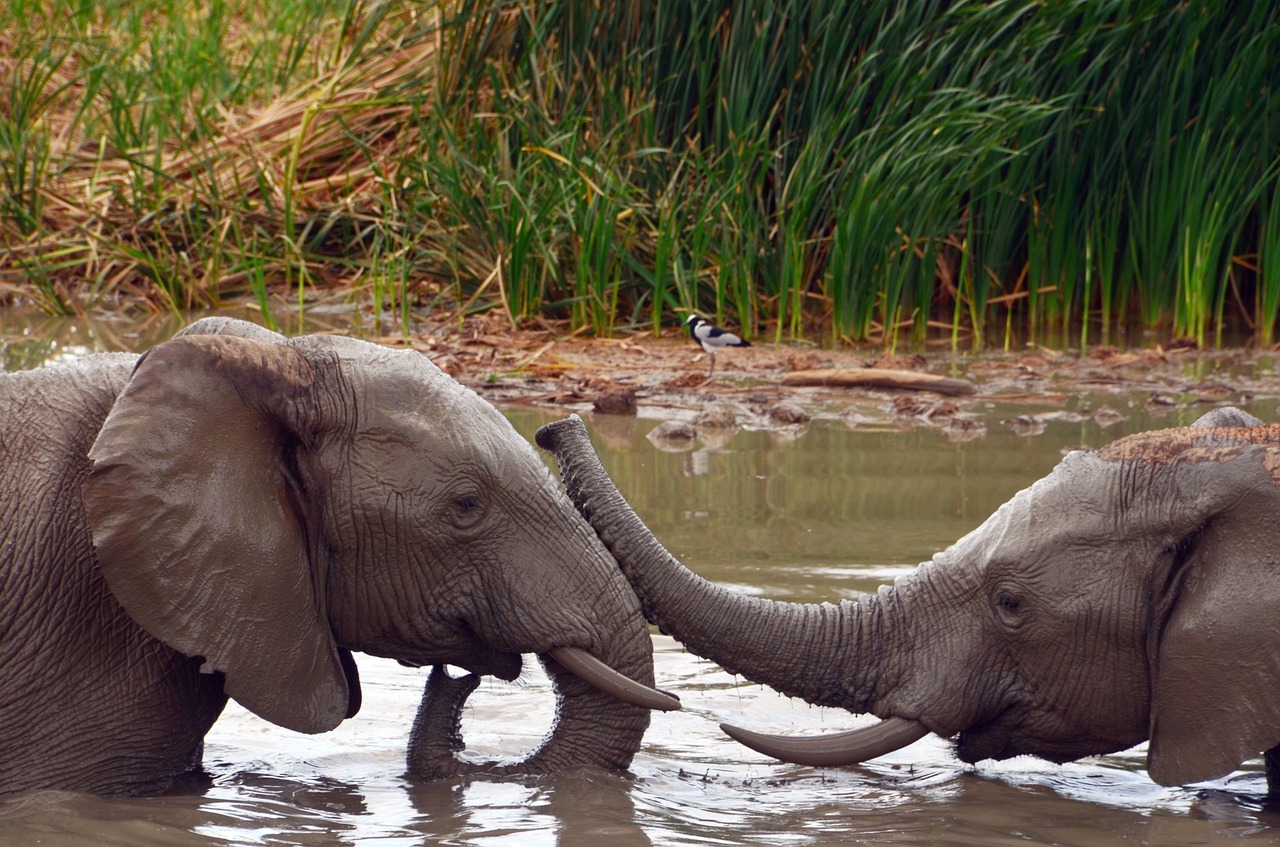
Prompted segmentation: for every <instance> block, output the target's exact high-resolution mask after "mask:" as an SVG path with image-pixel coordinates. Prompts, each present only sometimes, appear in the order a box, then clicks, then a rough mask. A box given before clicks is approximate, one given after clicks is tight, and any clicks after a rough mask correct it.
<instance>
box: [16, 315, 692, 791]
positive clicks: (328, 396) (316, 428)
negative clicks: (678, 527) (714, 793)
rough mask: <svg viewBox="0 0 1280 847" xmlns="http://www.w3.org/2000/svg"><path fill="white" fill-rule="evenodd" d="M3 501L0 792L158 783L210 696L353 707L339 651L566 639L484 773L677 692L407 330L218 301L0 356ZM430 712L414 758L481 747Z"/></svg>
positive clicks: (195, 763) (511, 645) (623, 602)
mask: <svg viewBox="0 0 1280 847" xmlns="http://www.w3.org/2000/svg"><path fill="white" fill-rule="evenodd" d="M0 527H2V528H3V537H0V585H3V586H4V591H3V593H0V793H13V792H17V791H22V790H25V789H34V788H55V789H68V790H79V791H88V792H97V793H151V792H156V791H161V790H164V789H166V788H167V787H169V786H170V785H171V784H172V783H173V782H174V781H175V780H177V779H180V778H181V777H182V776H183V775H184V774H187V773H188V772H191V771H192V770H193V769H198V768H199V767H200V758H201V748H202V739H203V737H204V734H205V732H206V731H207V730H208V729H209V727H210V726H211V725H212V724H213V722H214V721H215V720H216V719H217V717H218V715H219V713H220V712H221V710H222V707H223V705H224V704H225V702H226V698H227V697H228V696H230V697H232V698H234V699H236V700H237V701H238V702H240V703H241V704H242V705H244V706H245V707H246V708H248V709H249V710H251V711H253V712H255V713H256V714H258V715H260V716H261V717H263V718H266V719H267V720H270V721H272V722H274V723H277V724H279V725H281V726H284V727H288V728H290V729H294V730H297V731H300V732H307V733H318V732H323V731H326V730H329V729H332V728H333V727H335V726H337V725H338V723H340V722H341V721H342V720H344V719H345V718H347V717H349V716H351V715H353V714H354V713H355V711H356V710H357V709H358V708H359V702H360V683H359V680H358V678H357V673H356V665H355V663H354V661H353V660H352V657H351V651H362V652H365V653H369V654H372V655H375V656H384V657H390V658H394V659H398V660H400V661H401V662H403V663H405V664H409V665H413V666H428V665H443V664H451V665H455V666H459V667H462V668H465V669H467V670H468V671H469V672H470V673H471V674H475V675H482V674H492V675H494V676H497V677H500V678H502V679H507V680H510V679H514V678H515V677H516V676H517V675H518V674H519V672H520V668H521V664H522V658H521V656H522V655H523V654H538V655H539V656H540V657H542V659H543V661H544V662H546V663H548V666H554V668H555V669H556V670H560V669H561V667H562V666H561V664H560V663H559V662H557V661H556V660H555V659H554V658H553V657H554V656H556V655H561V656H568V657H570V658H569V660H568V661H570V662H576V663H578V666H579V667H581V668H582V669H583V670H582V673H583V676H582V677H579V676H577V675H574V674H572V673H569V672H567V671H566V672H558V673H555V674H553V681H554V682H555V685H556V687H557V695H558V696H557V703H558V707H557V715H558V720H557V723H556V724H555V726H554V728H553V730H552V732H551V733H549V735H548V736H547V738H546V740H545V741H544V742H543V744H542V746H540V747H539V748H538V749H537V750H535V751H533V752H531V753H530V754H529V756H528V757H527V758H526V759H524V760H521V761H518V762H513V763H506V764H504V765H502V766H501V768H500V769H501V771H502V772H516V773H526V772H544V771H553V770H557V769H561V768H565V767H572V766H577V765H582V764H586V765H599V766H603V767H608V768H625V767H626V766H627V765H628V764H629V762H630V760H631V757H632V756H633V754H634V753H635V750H636V749H637V748H638V747H639V744H640V740H641V737H642V735H643V733H644V730H645V728H646V727H647V725H648V719H649V718H648V708H649V707H651V706H653V705H654V704H658V705H662V704H663V703H668V704H674V701H673V700H672V699H671V698H669V697H666V696H664V695H662V694H660V693H658V692H656V691H652V690H651V689H646V688H645V686H651V685H652V682H653V665H652V655H651V650H652V647H651V644H650V640H649V636H648V629H647V626H646V624H645V621H644V619H643V617H642V616H641V614H640V611H639V605H638V603H637V601H636V598H635V596H634V594H633V593H632V592H631V590H630V588H629V586H628V584H627V583H626V581H625V579H623V578H622V576H621V575H620V574H619V573H618V570H617V566H616V564H615V563H614V562H613V560H612V558H611V557H610V556H609V554H608V552H607V551H606V550H605V549H604V547H603V545H602V544H601V543H600V541H599V539H598V538H597V537H596V535H595V534H594V532H592V530H591V528H590V527H589V526H588V525H587V524H586V522H585V521H584V520H583V519H582V518H581V517H580V516H579V515H578V513H577V512H576V510H575V509H574V508H573V506H572V504H571V503H570V501H569V500H568V498H567V497H566V496H565V494H564V492H563V491H562V490H561V489H560V486H559V484H558V483H557V482H556V480H555V478H554V477H553V475H552V474H551V472H550V471H549V469H548V468H547V467H546V465H545V463H544V462H543V461H542V459H541V458H540V457H539V456H538V454H537V453H536V452H535V451H534V450H533V449H532V447H531V446H530V445H529V444H528V443H527V442H526V441H525V440H524V439H523V438H521V437H520V436H519V435H518V434H517V433H516V432H515V430H513V429H512V428H511V426H510V425H509V424H508V423H507V421H506V420H505V418H503V417H502V415H501V414H499V413H498V412H497V411H496V410H495V409H494V408H493V407H492V406H490V405H489V404H488V403H486V402H484V401H483V400H482V399H480V398H479V397H478V396H477V395H475V394H474V393H472V392H471V391H469V390H467V389H465V388H463V387H462V386H461V385H459V384H458V383H457V382H455V381H454V380H452V379H450V378H449V377H448V376H447V375H445V374H444V373H442V372H441V371H440V370H439V369H438V368H436V367H435V366H434V365H432V364H431V363H430V362H429V361H427V360H426V359H425V358H424V357H422V356H421V355H419V354H417V353H414V352H410V351H393V350H390V349H387V348H383V347H380V346H377V345H373V344H368V343H365V342H361V341H356V340H353V339H349V338H340V337H333V336H307V337H300V338H295V339H287V338H285V337H283V336H280V335H277V334H276V333H273V332H269V331H267V330H264V329H261V328H260V327H257V326H255V325H253V324H248V323H244V322H241V321H233V320H228V319H224V318H210V319H206V320H203V321H199V322H197V323H196V324H193V325H192V326H191V327H189V328H188V329H187V330H185V331H184V332H182V333H180V334H179V335H178V336H177V337H175V338H174V339H173V340H171V341H169V342H167V343H165V344H162V345H159V346H157V347H155V348H153V349H152V350H150V351H148V352H147V353H146V354H145V355H143V356H142V357H137V356H130V355H121V354H107V355H98V356H90V357H86V358H84V359H81V360H79V361H77V362H74V363H71V364H67V365H58V366H54V367H48V368H42V369H39V370H35V371H27V372H22V373H14V374H7V375H4V376H0ZM620 680H621V681H620ZM628 686H630V687H628ZM437 687H439V686H437ZM602 689H604V690H602ZM637 690H638V691H639V692H640V693H639V694H636V691H637ZM466 693H468V692H467V691H462V690H461V689H460V688H457V687H455V689H454V690H453V691H452V692H451V693H450V696H449V699H450V703H449V704H448V709H453V708H455V707H459V708H460V705H459V704H460V703H461V701H462V700H465V697H466ZM620 696H621V697H623V698H626V699H628V702H623V701H622V700H619V699H618V697H620ZM424 699H428V697H427V695H426V694H424ZM636 702H640V703H642V704H643V705H634V703H636ZM663 707H664V708H669V707H671V705H666V706H663ZM423 711H424V718H423V720H424V722H425V724H426V725H427V728H424V727H423V726H419V727H417V728H415V738H416V739H417V740H418V742H419V750H418V752H419V755H418V756H417V758H416V759H415V762H416V763H417V767H418V768H420V772H421V773H422V774H423V775H425V776H437V775H442V774H443V775H448V774H455V773H464V772H467V771H468V770H485V769H487V768H488V766H487V765H485V764H483V763H468V764H464V763H462V762H461V761H458V760H456V759H455V757H453V755H452V753H453V748H454V747H455V746H456V744H457V738H456V737H452V736H451V737H449V738H445V739H443V743H437V741H436V740H433V739H432V738H430V737H425V736H424V733H429V732H431V731H440V732H450V731H452V729H453V728H449V727H446V728H445V729H443V730H432V729H430V728H429V727H430V726H434V725H439V724H442V723H443V722H442V721H439V720H436V719H433V717H432V709H430V708H426V709H424V710H423ZM408 717H409V716H406V719H407V718H408ZM431 751H435V753H436V754H437V755H439V756H442V757H444V760H441V761H436V760H433V759H432V758H431V756H432V753H431Z"/></svg>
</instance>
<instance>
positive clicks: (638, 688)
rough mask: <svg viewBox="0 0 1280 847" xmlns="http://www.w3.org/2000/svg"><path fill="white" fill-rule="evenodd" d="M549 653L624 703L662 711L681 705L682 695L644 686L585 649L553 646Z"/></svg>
mask: <svg viewBox="0 0 1280 847" xmlns="http://www.w3.org/2000/svg"><path fill="white" fill-rule="evenodd" d="M547 655H549V656H550V657H551V658H553V659H555V660H556V661H557V662H559V663H560V664H562V665H564V666H565V667H566V668H568V669H569V670H570V671H572V672H573V673H574V674H575V675H576V676H578V677H580V678H581V679H582V680H583V681H584V682H587V683H590V684H591V685H594V686H595V687H596V688H598V689H600V690H601V691H603V692H604V693H605V694H609V695H612V696H613V697H616V698H617V699H619V700H621V701H622V702H624V703H630V704H631V705H633V706H643V707H644V708H646V709H654V710H657V711H660V712H674V711H675V710H677V709H679V708H680V698H678V697H676V696H675V695H673V694H668V693H666V692H665V691H658V690H657V689H654V688H650V687H648V686H647V685H641V684H640V683H638V682H636V681H635V680H634V679H632V678H631V677H628V676H624V675H622V674H620V673H618V672H617V671H615V670H614V669H613V668H611V667H609V666H608V665H606V664H605V663H604V662H602V661H600V660H599V659H597V658H596V657H595V656H593V655H591V654H590V653H588V652H587V651H586V650H581V649H579V648H577V647H553V648H552V649H551V650H550V651H548V653H547Z"/></svg>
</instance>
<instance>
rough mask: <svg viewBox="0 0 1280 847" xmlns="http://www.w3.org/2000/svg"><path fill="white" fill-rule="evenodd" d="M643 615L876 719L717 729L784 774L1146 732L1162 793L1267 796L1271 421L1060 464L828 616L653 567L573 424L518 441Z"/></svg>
mask: <svg viewBox="0 0 1280 847" xmlns="http://www.w3.org/2000/svg"><path fill="white" fill-rule="evenodd" d="M535 440H536V441H537V442H538V444H539V446H541V447H543V448H545V449H548V450H550V451H552V452H553V453H554V455H555V458H556V460H557V462H558V463H559V465H560V471H561V475H562V477H563V478H564V480H565V484H566V487H567V489H568V491H569V493H570V496H571V497H572V498H573V499H574V500H575V502H576V503H577V504H578V506H579V509H580V510H581V511H582V513H583V515H584V516H585V517H586V518H587V519H588V520H589V521H590V523H591V524H592V526H594V527H595V529H596V531H597V532H598V533H599V535H600V537H601V539H602V540H603V541H604V542H605V545H606V546H607V547H608V548H609V550H610V552H611V553H612V554H613V555H614V557H615V558H616V559H617V560H618V563H619V565H620V567H621V568H622V569H623V570H624V572H625V573H626V575H627V578H628V579H629V580H630V582H631V584H632V587H633V588H634V589H635V591H636V593H637V595H638V596H639V597H640V600H641V604H642V607H643V608H644V611H645V615H646V618H647V619H648V620H649V621H650V622H651V623H655V624H657V625H658V626H659V627H660V628H661V629H662V630H663V631H665V632H667V633H669V634H670V635H672V636H673V637H675V638H676V639H677V640H679V641H680V642H682V643H683V644H684V645H685V647H686V648H687V649H689V650H690V651H691V652H693V653H695V654H697V655H699V656H702V657H704V658H708V659H710V660H712V661H715V662H717V663H719V664H720V665H722V666H723V667H724V668H725V670H727V671H728V672H730V673H733V674H737V675H741V676H743V677H745V678H746V679H748V680H751V681H753V682H757V683H761V684H764V685H767V686H770V687H772V688H774V689H776V690H778V691H779V692H782V693H783V694H785V695H788V696H793V697H799V698H802V699H804V700H805V701H807V702H809V703H812V704H816V705H821V706H832V707H839V708H843V709H846V710H848V711H851V712H854V713H859V714H866V713H870V714H872V715H875V716H877V717H879V718H881V719H882V721H881V722H880V723H878V724H875V725H874V726H871V727H866V728H862V729H857V730H853V731H850V732H845V733H837V734H834V735H831V736H817V737H812V736H811V737H787V736H777V735H768V734H764V733H757V732H754V731H748V730H745V729H743V728H740V727H733V726H730V725H728V724H724V725H722V728H723V729H724V730H725V731H726V732H728V733H729V734H730V735H731V736H733V737H734V738H736V739H737V740H739V741H741V742H743V743H746V744H747V745H748V746H751V747H753V748H754V749H756V750H758V751H759V752H763V753H766V754H768V755H770V756H773V757H775V758H778V759H782V760H785V761H789V762H794V763H798V764H804V765H815V766H838V765H845V764H854V763H857V762H860V761H864V760H866V759H869V758H874V757H876V756H879V755H883V754H885V753H887V752H889V751H892V750H896V749H899V748H901V747H904V746H906V745H907V744H910V743H911V742H913V741H915V740H917V739H919V738H921V737H923V736H924V735H926V734H928V733H931V732H932V733H935V734H937V735H938V736H941V737H943V738H946V739H954V742H955V750H956V754H957V755H958V757H959V758H960V759H961V760H962V761H964V762H966V763H978V762H981V761H983V760H988V759H991V760H999V759H1005V758H1009V757H1013V756H1017V755H1021V754H1031V755H1034V756H1038V757H1041V758H1043V759H1047V760H1049V761H1051V762H1057V763H1062V762H1067V761H1072V760H1075V759H1078V758H1081V757H1084V756H1090V755H1100V754H1105V753H1110V752H1115V751H1118V750H1122V749H1126V748H1129V747H1132V746H1134V745H1136V744H1138V743H1140V742H1142V741H1149V745H1148V749H1147V762H1146V765H1147V771H1148V773H1149V775H1150V776H1151V778H1152V779H1153V780H1154V781H1155V782H1157V783H1160V784H1162V785H1185V784H1188V783H1193V782H1200V781H1203V780H1209V779H1214V778H1217V777H1220V776H1223V775H1225V774H1227V773H1229V772H1231V771H1232V770H1233V769H1235V768H1237V767H1238V766H1239V765H1240V764H1241V763H1242V762H1244V761H1246V760H1248V759H1251V758H1254V757H1256V756H1257V755H1258V754H1259V753H1264V754H1265V761H1266V768H1267V774H1268V786H1269V787H1268V790H1269V792H1270V793H1275V791H1276V789H1277V787H1278V783H1280V779H1278V777H1280V767H1277V764H1278V763H1280V750H1278V748H1277V745H1280V697H1277V696H1276V693H1275V691H1276V687H1277V683H1278V682H1280V627H1277V626H1276V625H1275V616H1276V615H1277V613H1280V578H1278V577H1280V424H1270V425H1262V422H1261V421H1259V420H1258V419H1257V418H1254V417H1252V416H1250V415H1248V414H1246V413H1244V412H1241V411H1238V410H1235V409H1220V410H1215V411H1214V412H1211V413H1209V414H1208V415H1206V416H1205V417H1203V418H1201V419H1200V420H1198V421H1197V422H1196V423H1195V424H1194V425H1191V426H1187V427H1181V428H1173V429H1167V430H1161V431H1151V432H1145V433H1141V434H1137V435H1132V436H1129V437H1126V438H1123V439H1120V440H1117V441H1115V442H1113V443H1111V444H1109V445H1107V446H1105V447H1102V448H1100V449H1093V450H1083V449H1082V450H1074V451H1072V452H1070V453H1068V454H1067V455H1066V456H1065V457H1064V458H1063V459H1062V460H1061V461H1060V463H1059V464H1058V465H1057V466H1056V468H1055V469H1054V470H1053V471H1052V472H1050V473H1049V474H1048V475H1047V476H1046V477H1044V478H1042V479H1040V480H1039V481H1037V482H1035V483H1034V484H1032V485H1031V486H1029V487H1028V488H1026V489H1025V490H1023V491H1021V492H1019V493H1018V494H1017V495H1015V496H1014V497H1013V498H1012V499H1011V500H1010V501H1008V502H1007V503H1005V504H1004V505H1003V506H1001V507H1000V508H999V509H998V510H997V511H996V512H995V513H994V514H993V515H992V516H990V517H989V518H988V519H987V520H986V521H985V522H984V523H982V524H981V525H980V526H979V527H978V528H976V529H974V530H973V531H971V532H970V533H969V534H967V535H965V536H964V537H963V538H961V539H960V540H959V541H958V542H956V543H955V544H953V545H951V546H950V547H948V548H947V549H946V550H944V551H943V552H941V553H937V554H935V555H934V556H933V557H932V559H931V560H930V561H928V562H925V563H923V564H921V565H920V566H919V567H918V568H916V569H915V570H914V571H912V572H911V573H910V574H907V575H904V576H902V577H899V578H898V579H897V580H896V581H895V582H894V583H893V584H892V585H886V586H881V587H880V588H879V589H878V590H877V591H876V592H875V593H874V594H871V595H866V596H861V597H858V598H856V599H854V600H843V601H841V602H839V603H821V604H810V603H789V602H778V601H771V600H768V599H765V598H759V597H751V596H746V595H743V594H740V593H736V592H733V591H730V590H727V589H725V588H724V587H721V586H718V585H715V584H713V583H711V582H709V581H707V580H704V579H702V578H701V577H699V576H697V575H696V574H695V573H693V572H692V571H690V570H689V569H688V568H686V567H685V566H684V565H683V564H682V563H680V562H679V561H677V560H676V559H675V558H674V557H672V556H671V555H670V554H669V553H668V552H667V551H666V550H665V549H664V548H663V547H662V545H661V544H660V543H659V542H658V540H657V539H655V538H654V537H653V535H652V534H651V533H650V532H649V530H648V528H647V527H645V526H644V524H643V523H642V522H641V520H640V518H639V517H638V516H637V515H636V514H635V513H634V512H633V511H632V510H631V508H630V506H629V505H628V504H627V503H626V501H625V500H624V499H623V497H622V495H621V494H620V493H619V492H618V490H617V489H616V488H615V487H614V485H613V483H612V481H611V480H610V479H609V478H608V476H607V475H606V473H605V471H604V469H603V468H602V466H601V464H600V462H599V460H598V458H597V457H596V455H595V453H594V452H593V451H592V448H591V442H590V438H589V436H588V434H587V432H586V430H585V428H584V427H583V425H582V423H581V421H580V420H574V419H568V420H564V421H557V422H555V423H552V424H547V425H546V426H545V427H543V428H542V429H541V430H540V431H539V432H538V433H537V435H536V438H535Z"/></svg>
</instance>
